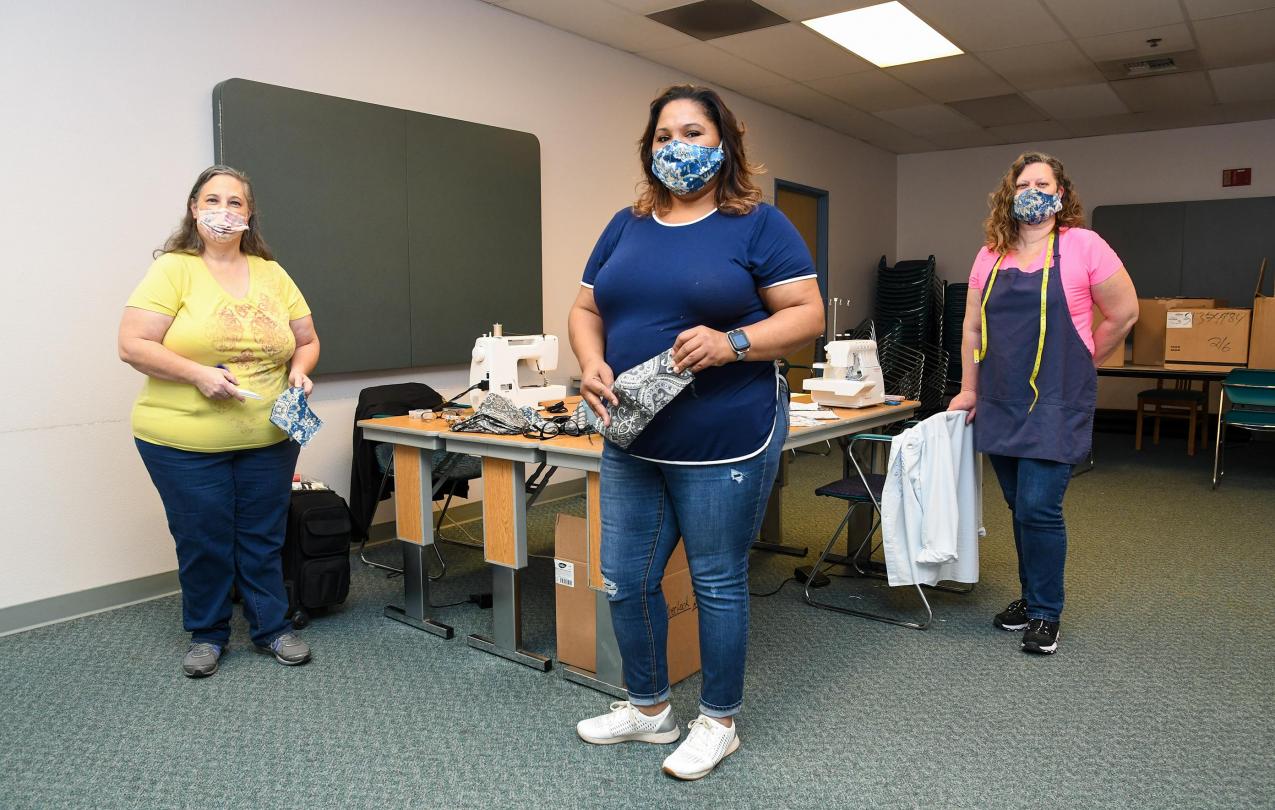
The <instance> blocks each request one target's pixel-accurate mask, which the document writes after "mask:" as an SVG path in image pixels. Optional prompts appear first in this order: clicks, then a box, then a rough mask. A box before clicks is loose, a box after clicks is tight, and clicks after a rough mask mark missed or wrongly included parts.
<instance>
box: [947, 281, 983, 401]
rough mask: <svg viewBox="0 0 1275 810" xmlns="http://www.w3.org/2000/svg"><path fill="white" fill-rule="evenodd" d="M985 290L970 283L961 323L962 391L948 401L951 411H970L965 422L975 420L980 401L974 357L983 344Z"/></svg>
mask: <svg viewBox="0 0 1275 810" xmlns="http://www.w3.org/2000/svg"><path fill="white" fill-rule="evenodd" d="M982 306H983V291H982V290H980V289H978V288H977V287H975V286H974V285H972V284H971V285H970V289H969V293H968V295H967V296H966V298H965V320H964V321H963V322H962V323H961V392H960V393H959V394H957V395H956V396H954V397H952V401H951V402H950V403H948V406H947V409H948V410H949V411H969V415H968V416H966V417H965V424H967V425H968V424H969V423H970V422H973V421H974V405H975V403H977V401H978V363H977V362H975V360H974V357H975V353H976V352H977V351H978V349H979V348H980V347H981V346H982V345H983V311H982Z"/></svg>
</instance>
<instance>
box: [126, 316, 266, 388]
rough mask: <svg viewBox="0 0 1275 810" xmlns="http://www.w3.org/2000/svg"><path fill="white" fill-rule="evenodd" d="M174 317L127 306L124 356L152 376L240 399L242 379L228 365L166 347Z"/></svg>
mask: <svg viewBox="0 0 1275 810" xmlns="http://www.w3.org/2000/svg"><path fill="white" fill-rule="evenodd" d="M172 323H173V319H172V316H170V315H162V314H160V313H158V312H151V311H149V310H145V309H138V308H137V307H125V308H124V317H123V318H121V319H120V332H119V341H118V342H119V354H120V359H121V360H123V361H124V362H125V363H128V364H129V365H130V366H132V367H133V368H135V369H137V370H138V371H140V372H142V373H143V374H145V375H146V376H148V377H155V378H156V379H160V380H171V381H172V382H181V383H188V384H190V385H193V386H195V387H196V388H198V389H199V393H201V394H203V395H204V396H206V397H208V398H209V399H232V398H233V399H237V400H239V401H240V402H242V401H243V395H241V394H240V393H239V389H238V388H236V387H235V386H237V385H238V384H239V380H238V379H236V378H235V375H233V374H231V373H230V372H229V371H227V370H226V369H224V368H214V367H212V366H204V365H200V364H199V363H196V362H195V361H194V360H189V359H187V358H185V357H182V356H181V355H180V354H177V353H176V352H174V351H172V350H171V349H168V348H166V347H165V346H164V335H166V334H168V327H169V326H171V325H172Z"/></svg>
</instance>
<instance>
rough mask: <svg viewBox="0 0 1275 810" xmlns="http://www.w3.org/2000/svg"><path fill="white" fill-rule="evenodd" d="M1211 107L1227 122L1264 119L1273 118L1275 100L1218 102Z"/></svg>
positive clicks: (1274, 114)
mask: <svg viewBox="0 0 1275 810" xmlns="http://www.w3.org/2000/svg"><path fill="white" fill-rule="evenodd" d="M1213 109H1215V110H1217V112H1218V115H1220V116H1221V117H1222V120H1223V121H1225V122H1226V123H1228V124H1231V123H1237V122H1239V121H1264V120H1266V119H1268V118H1275V101H1241V102H1236V103H1234V104H1219V105H1217V106H1216V107H1214V108H1213Z"/></svg>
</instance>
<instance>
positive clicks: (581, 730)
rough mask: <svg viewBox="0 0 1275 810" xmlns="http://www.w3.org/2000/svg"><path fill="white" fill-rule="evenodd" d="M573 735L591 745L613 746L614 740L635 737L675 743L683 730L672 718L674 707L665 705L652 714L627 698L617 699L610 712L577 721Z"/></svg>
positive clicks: (620, 740) (617, 741)
mask: <svg viewBox="0 0 1275 810" xmlns="http://www.w3.org/2000/svg"><path fill="white" fill-rule="evenodd" d="M576 734H579V735H580V739H582V740H584V741H585V742H588V743H593V744H594V745H612V744H614V743H622V742H628V741H630V740H636V741H638V742H649V743H671V742H677V738H678V737H680V736H682V730H681V729H679V728H678V727H677V721H675V720H674V719H673V707H672V706H671V705H670V706H665V707H664V711H662V712H660V713H659V714H657V715H654V716H649V717H648V716H647V715H645V714H642V713H641V712H640V711H638V709H637V707H636V706H634V705H633V704H632V703H629V702H628V701H627V700H617V701H616V702H615V703H612V704H611V711H610V712H608V713H607V714H603V715H599V716H597V717H590V718H589V719H588V720H581V721H580V722H579V723H576Z"/></svg>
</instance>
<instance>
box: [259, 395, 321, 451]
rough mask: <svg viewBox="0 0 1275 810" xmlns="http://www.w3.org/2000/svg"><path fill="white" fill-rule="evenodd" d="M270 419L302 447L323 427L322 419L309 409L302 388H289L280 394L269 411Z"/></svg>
mask: <svg viewBox="0 0 1275 810" xmlns="http://www.w3.org/2000/svg"><path fill="white" fill-rule="evenodd" d="M270 421H271V423H273V424H274V426H275V427H277V428H279V429H280V430H282V431H283V432H284V433H286V434H288V438H290V439H292V441H294V442H296V443H297V444H299V445H301V446H302V447H305V445H306V443H307V442H309V441H310V440H311V439H313V438H314V434H316V433H318V432H319V428H321V427H323V420H322V419H320V418H319V417H318V416H316V415H315V413H314V411H312V410H310V403H308V402H306V398H305V389H303V388H289V389H288V390H287V391H284V392H283V393H282V394H280V395H279V398H278V399H276V400H275V403H274V408H273V409H271V411H270Z"/></svg>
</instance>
